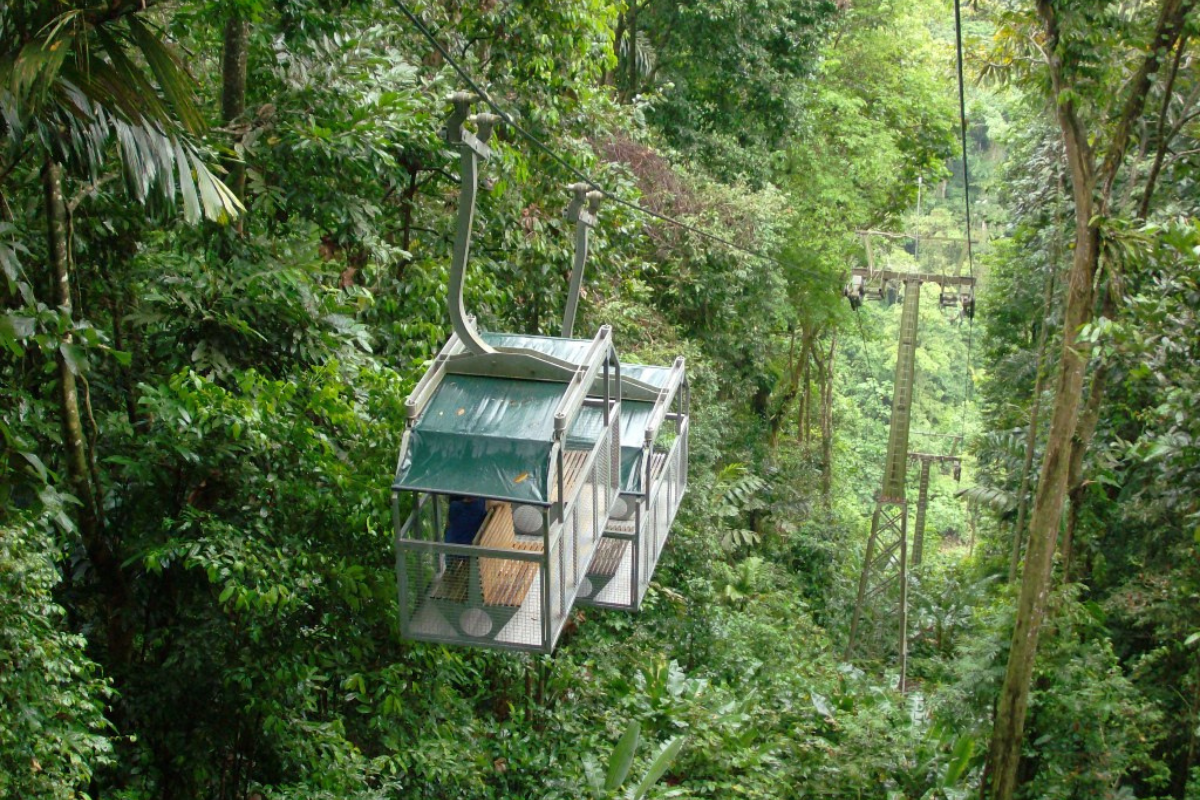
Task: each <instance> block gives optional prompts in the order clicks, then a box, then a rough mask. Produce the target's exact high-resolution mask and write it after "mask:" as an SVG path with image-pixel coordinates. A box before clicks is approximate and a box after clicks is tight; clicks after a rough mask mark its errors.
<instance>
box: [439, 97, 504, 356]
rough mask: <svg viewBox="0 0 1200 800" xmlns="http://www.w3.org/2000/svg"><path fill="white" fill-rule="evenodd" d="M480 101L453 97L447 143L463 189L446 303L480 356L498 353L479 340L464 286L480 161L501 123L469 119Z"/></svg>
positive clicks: (466, 340)
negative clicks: (453, 151)
mask: <svg viewBox="0 0 1200 800" xmlns="http://www.w3.org/2000/svg"><path fill="white" fill-rule="evenodd" d="M476 99H477V98H476V97H475V95H473V94H471V93H469V92H455V93H454V94H453V95H451V97H450V101H451V102H452V103H453V104H454V111H453V113H451V115H450V119H449V120H448V121H447V123H446V141H447V142H449V143H450V144H452V145H455V146H456V147H457V148H458V151H459V156H460V163H459V176H460V179H461V181H462V188H461V190H460V192H459V196H458V224H457V226H456V228H455V231H454V252H453V255H452V257H451V259H450V286H449V292H448V295H447V298H446V302H447V304H448V305H449V307H450V325H451V327H452V328H453V329H454V332H455V333H456V334H458V338H459V339H460V340H461V341H462V343H463V345H464V346H465V347H466V348H467V350H470V351H471V352H472V353H476V354H479V355H483V354H487V353H494V352H496V351H495V350H494V349H493V348H492V347H491V346H489V345H488V344H487V343H486V342H484V341H483V339H481V338H480V337H479V332H478V331H477V330H476V329H475V326H474V325H473V324H472V319H471V318H470V317H469V316H468V315H467V312H466V308H465V307H464V305H463V285H464V283H465V282H466V272H467V259H468V258H469V257H470V254H471V227H472V225H473V223H474V221H475V196H476V194H477V192H478V189H479V159H481V158H482V159H483V160H485V161H486V160H487V159H488V157H489V156H491V154H492V151H491V148H489V147H488V146H487V140H488V139H489V138H491V135H492V129H493V128H494V127H495V126H496V124H497V123H499V122H500V118H499V117H497V116H495V115H494V114H476V115H474V116H469V114H470V110H471V105H472V104H473V103H474V102H475V100H476ZM468 120H469V121H471V122H474V123H475V125H476V126H477V128H478V131H479V133H478V134H473V133H471V132H470V131H469V130H467V129H466V128H465V127H463V123H464V122H467V121H468Z"/></svg>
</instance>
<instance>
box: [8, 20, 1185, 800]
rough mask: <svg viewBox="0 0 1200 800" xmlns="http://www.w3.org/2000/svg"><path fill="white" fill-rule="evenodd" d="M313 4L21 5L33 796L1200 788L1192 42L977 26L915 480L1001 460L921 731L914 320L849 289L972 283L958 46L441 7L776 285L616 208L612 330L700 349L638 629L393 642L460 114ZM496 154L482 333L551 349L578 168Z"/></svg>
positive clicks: (12, 733)
mask: <svg viewBox="0 0 1200 800" xmlns="http://www.w3.org/2000/svg"><path fill="white" fill-rule="evenodd" d="M329 5H330V4H326V3H319V2H314V1H312V0H275V2H265V0H172V2H138V3H134V2H128V1H127V0H97V1H95V2H84V0H11V2H8V3H6V4H3V5H0V145H2V147H0V271H2V272H3V276H2V277H0V797H4V798H8V797H12V798H18V797H19V798H25V797H38V798H40V797H54V798H59V797H61V798H76V797H84V796H88V797H95V798H120V799H121V800H142V799H143V798H145V799H146V800H149V798H193V797H194V798H201V797H203V798H222V799H223V800H224V799H228V800H233V799H234V798H238V799H239V800H240V799H241V798H247V799H248V798H319V797H329V798H364V799H365V798H376V797H378V798H400V797H403V798H410V797H412V798H449V797H469V798H475V797H479V798H488V797H491V798H512V797H516V798H525V797H529V798H534V797H537V798H543V797H546V798H558V797H561V798H575V797H595V798H601V797H625V796H630V797H640V796H649V797H655V796H658V797H695V798H701V797H704V798H728V797H747V798H791V797H795V798H802V797H837V798H843V797H844V798H852V797H862V798H888V799H889V800H891V799H892V798H913V799H914V800H915V799H916V798H930V799H931V800H932V799H933V798H947V799H948V798H963V797H967V796H972V795H980V796H984V797H993V798H998V799H999V798H1005V799H1007V798H1010V797H1021V798H1129V797H1140V798H1173V799H1175V800H1182V799H1183V798H1195V797H1200V752H1198V751H1200V655H1198V650H1200V603H1197V602H1196V599H1197V596H1198V595H1200V551H1198V549H1200V505H1198V500H1197V498H1200V449H1198V445H1197V442H1198V440H1200V428H1198V425H1200V423H1198V422H1197V420H1198V419H1200V371H1198V364H1200V339H1198V338H1197V336H1196V325H1197V322H1198V320H1197V309H1198V308H1200V284H1198V280H1200V279H1198V276H1200V263H1198V259H1200V228H1198V227H1197V225H1196V221H1195V214H1196V205H1197V202H1198V200H1197V197H1198V195H1197V193H1196V191H1195V186H1196V181H1197V177H1198V176H1200V172H1198V170H1200V161H1198V160H1197V153H1200V148H1198V147H1197V145H1196V140H1197V136H1198V135H1200V131H1198V130H1197V127H1196V125H1197V123H1196V119H1197V116H1196V115H1197V103H1198V102H1200V84H1198V83H1197V80H1198V77H1197V73H1196V69H1195V63H1194V60H1193V56H1192V54H1191V49H1190V48H1189V46H1188V45H1189V44H1191V42H1189V39H1190V37H1191V36H1193V35H1194V34H1195V33H1196V28H1197V25H1200V19H1197V12H1196V10H1195V3H1194V2H1192V1H1191V0H1158V1H1157V2H1153V3H1137V4H1128V3H1118V2H1108V0H1103V1H1100V0H1036V2H1035V1H1034V0H1029V1H1028V2H1025V1H1022V0H980V2H976V3H972V4H971V8H970V9H967V11H969V13H968V16H967V19H966V33H967V37H966V43H967V55H968V73H969V74H970V75H971V76H973V77H975V78H976V79H977V81H974V82H973V83H972V84H971V85H970V86H968V87H967V99H968V116H969V126H968V130H967V141H968V149H969V152H968V154H967V155H968V157H969V159H970V161H969V163H970V173H971V184H970V191H971V196H972V198H973V200H974V205H973V214H974V219H975V222H976V224H975V230H973V231H972V236H974V237H975V238H976V239H977V240H979V241H980V246H979V247H978V248H977V250H976V252H975V264H974V266H975V270H976V274H977V275H978V276H979V277H980V280H981V291H980V294H979V312H978V314H977V316H976V318H975V320H974V322H973V323H972V322H971V321H969V320H967V319H965V318H964V317H963V316H962V315H960V314H958V313H957V312H956V311H944V310H941V309H939V308H938V307H937V302H936V295H935V292H936V290H935V288H933V287H931V286H927V287H926V288H925V290H924V292H925V294H924V296H923V303H924V305H923V308H922V312H921V325H922V328H921V331H922V332H921V338H920V350H919V353H918V381H917V386H918V396H917V400H916V405H915V410H914V421H913V429H914V431H915V432H919V433H920V435H916V434H914V437H913V440H912V445H913V447H912V449H920V450H924V451H933V452H948V451H950V449H951V448H955V449H954V452H955V453H958V454H962V455H963V457H964V460H965V465H964V467H965V468H964V474H963V477H962V481H961V483H955V482H954V480H953V478H952V477H951V476H950V475H948V474H941V473H937V474H935V475H934V480H933V486H932V497H931V502H930V508H929V521H928V523H927V530H926V547H925V559H924V562H923V564H922V566H921V567H920V568H919V569H918V570H916V571H915V572H914V573H913V575H912V578H911V589H910V604H911V613H910V626H909V637H910V645H909V646H910V660H909V664H908V676H907V686H906V691H904V692H901V691H899V690H898V686H899V676H898V675H897V673H896V659H895V649H896V642H895V641H894V636H885V635H883V634H882V633H880V634H872V635H871V636H870V637H868V641H865V642H863V643H861V645H860V646H859V647H858V648H857V649H856V653H855V656H854V658H853V659H852V660H850V661H848V660H847V659H846V658H845V652H846V646H847V639H848V634H849V627H850V618H851V613H852V607H853V604H854V599H855V589H856V586H857V581H858V575H859V571H860V569H861V563H862V559H863V551H864V548H865V543H866V538H867V532H868V530H869V527H870V513H871V509H872V502H873V498H874V495H875V493H876V491H877V490H878V486H879V481H880V475H881V473H882V462H883V454H884V451H885V448H886V443H887V429H888V423H889V418H890V408H889V403H890V399H891V386H892V375H893V368H894V360H895V350H896V345H895V342H896V337H897V332H898V326H899V315H900V306H899V304H886V303H884V304H880V303H867V304H866V305H865V306H864V307H863V308H862V309H861V310H860V311H858V312H857V313H856V314H855V313H852V312H851V311H850V309H849V307H848V305H847V304H846V302H845V300H844V299H843V298H842V297H841V294H840V292H841V288H842V284H843V279H844V275H845V273H846V271H847V269H848V267H850V266H860V265H865V263H866V253H865V252H864V249H863V244H862V240H861V239H860V237H859V236H858V235H857V233H856V232H857V231H860V230H864V229H875V230H885V231H910V232H912V231H916V232H919V233H920V234H921V236H922V237H925V239H924V240H923V241H922V243H921V249H920V250H919V252H918V254H917V255H916V256H914V254H913V253H912V252H909V251H907V250H906V249H905V248H904V246H903V245H904V241H903V240H891V241H890V243H885V242H883V241H882V240H880V239H879V238H878V237H876V238H875V239H874V248H875V249H874V251H873V256H874V258H875V259H877V260H879V261H880V263H886V264H888V265H890V266H891V267H892V268H894V269H909V268H913V267H916V266H920V267H921V268H922V269H925V270H930V271H933V270H946V271H951V272H955V271H959V270H961V271H964V272H965V271H966V269H967V268H968V267H967V265H966V264H965V263H964V262H965V256H966V254H965V252H964V248H963V247H962V244H961V243H954V242H943V241H940V240H939V237H942V238H953V237H961V236H963V235H964V231H965V230H966V220H965V218H964V200H965V197H964V195H965V191H966V189H967V187H966V186H965V185H964V184H965V176H964V173H963V170H962V166H961V162H960V161H959V157H960V153H959V146H958V127H957V119H958V113H957V107H956V99H957V98H956V84H955V75H954V63H955V61H954V57H955V51H954V41H955V36H954V27H953V20H954V14H953V8H952V7H951V6H950V5H949V4H948V3H945V2H942V0H914V2H909V3H892V2H885V0H851V1H849V2H841V0H839V1H838V2H833V1H832V0H747V2H742V3H731V2H707V3H686V2H672V1H671V0H642V1H641V2H634V1H633V0H630V2H608V0H579V1H578V2H570V3H566V2H550V0H529V2H520V3H518V2H512V1H511V0H488V1H487V2H480V3H459V2H450V1H449V0H433V1H432V2H426V3H421V4H413V6H414V8H415V10H416V11H417V12H418V13H419V14H420V15H421V17H422V19H423V20H425V22H426V24H428V25H429V26H430V28H431V29H432V30H433V31H434V32H435V33H436V35H437V37H439V39H440V40H441V41H442V42H443V43H445V45H446V46H447V47H448V49H449V52H450V53H451V54H452V55H453V56H454V58H455V59H456V60H461V62H462V64H463V65H464V66H465V67H466V68H467V69H468V70H469V71H470V72H471V74H473V75H474V76H476V77H477V78H478V79H479V80H480V81H481V82H482V83H483V84H484V85H485V86H486V87H487V89H488V91H489V92H490V93H491V95H492V96H493V97H494V98H495V100H496V101H497V102H498V103H499V104H500V105H501V106H502V107H503V108H504V109H505V110H506V111H507V112H508V113H510V114H511V115H513V117H514V118H515V119H516V120H518V121H519V123H520V124H521V126H522V127H524V128H525V129H527V130H528V131H530V132H531V133H532V134H533V135H534V136H536V137H537V138H538V139H539V140H541V141H542V142H545V143H546V144H547V145H548V146H549V148H550V149H551V150H552V151H553V152H554V153H555V154H556V155H557V156H559V157H561V158H563V159H565V160H566V162H567V163H569V164H571V165H572V166H573V167H575V168H578V169H581V170H583V171H585V172H586V173H588V174H589V175H592V176H593V177H594V178H595V179H596V180H597V181H598V182H599V183H601V184H602V185H603V186H604V187H605V188H606V189H608V190H610V191H612V192H613V193H614V194H616V195H617V196H619V197H622V198H624V199H626V200H629V201H631V202H633V203H636V204H638V205H640V206H641V207H643V208H646V209H650V210H653V211H655V212H657V213H659V214H662V215H666V216H670V217H675V218H679V219H680V220H683V221H686V222H687V223H689V224H691V225H694V226H697V227H699V228H701V229H704V230H708V231H712V232H714V233H717V234H719V235H720V236H722V237H725V238H727V239H729V240H731V241H732V242H734V243H736V244H737V245H738V247H740V248H742V249H735V248H730V247H727V246H725V245H723V244H721V243H719V242H716V241H714V240H712V239H709V238H704V237H701V236H698V235H696V234H695V233H692V232H689V231H687V230H685V229H683V228H680V227H678V226H673V225H670V224H667V223H664V222H662V221H660V220H656V219H653V218H650V217H647V216H645V215H642V214H639V213H637V212H636V211H634V210H633V209H630V208H628V207H623V206H619V205H617V204H615V203H606V204H605V205H603V206H602V208H601V216H600V224H599V226H598V227H597V228H596V231H595V235H594V239H593V254H592V257H591V261H590V266H589V273H588V284H587V286H586V289H585V292H586V294H585V302H584V308H583V319H582V320H581V321H580V322H579V323H577V325H576V331H579V332H584V331H591V330H594V329H595V328H596V327H597V326H598V325H600V324H604V323H607V324H611V325H612V326H613V328H614V332H615V338H616V342H617V346H618V348H619V350H620V352H621V355H622V357H623V358H625V359H627V360H630V361H635V362H636V361H644V362H647V363H668V362H669V360H670V359H671V358H673V357H674V356H675V355H677V354H683V355H685V356H686V357H687V359H688V369H689V374H690V377H691V385H692V389H693V413H694V416H693V420H692V442H691V456H692V463H691V473H690V480H691V483H690V490H689V492H690V493H689V496H688V498H687V499H686V501H685V504H684V507H683V510H682V511H681V515H680V518H679V520H678V522H677V523H676V526H675V530H674V532H673V536H672V539H671V541H670V542H669V544H668V546H667V548H666V550H665V552H664V556H663V560H662V562H661V563H660V565H659V570H658V573H657V574H656V577H655V582H654V584H653V585H652V587H651V590H650V592H649V595H648V597H647V600H646V603H645V608H644V609H643V610H642V611H641V612H640V613H639V614H637V615H628V614H623V613H619V612H611V611H598V610H592V609H588V610H586V611H584V610H577V611H576V612H575V615H574V619H573V621H572V623H571V624H570V626H569V629H568V631H567V633H566V634H565V635H564V637H563V639H562V642H561V644H560V646H559V648H558V650H557V651H556V652H555V653H554V655H553V656H545V657H541V656H538V657H530V656H520V655H513V654H507V653H494V652H486V651H477V650H468V649H461V648H460V649H456V648H448V647H442V646H432V645H425V644H414V643H409V642H404V641H401V640H400V639H399V635H398V623H397V610H396V606H397V598H396V592H395V583H394V578H393V568H394V557H393V552H392V539H391V537H392V523H391V517H390V509H389V486H390V482H391V476H392V474H393V471H394V467H395V459H396V453H397V451H398V447H399V440H400V434H401V432H402V429H403V425H404V409H403V400H404V398H405V396H406V395H407V393H408V391H409V390H410V389H411V388H412V386H413V385H414V383H415V382H416V380H417V379H418V377H419V376H420V375H421V374H422V372H423V370H424V367H425V364H426V362H427V360H428V359H429V358H431V356H432V355H433V353H434V352H435V351H436V349H437V348H438V347H439V346H440V344H441V343H442V342H443V341H444V339H445V337H446V336H447V335H448V324H449V323H448V318H447V314H446V311H445V294H446V289H445V283H446V277H447V267H448V264H449V260H450V247H451V242H452V237H453V229H454V212H455V208H456V199H457V191H458V181H457V176H456V174H455V170H456V169H457V161H456V158H455V157H454V153H453V152H452V151H451V150H450V149H449V148H448V147H447V146H446V145H445V143H444V142H443V141H442V139H441V138H440V128H441V127H442V125H443V123H444V118H445V116H446V114H447V111H448V108H447V104H446V102H445V101H446V98H447V96H448V95H449V93H450V92H452V91H454V90H456V89H460V88H462V86H461V82H460V81H459V79H458V77H457V76H456V75H455V73H454V71H453V69H452V68H451V65H450V64H448V63H446V62H445V59H444V58H443V56H442V55H441V54H439V53H438V52H437V51H436V50H435V49H434V48H433V47H432V46H431V45H430V43H429V42H428V41H426V40H425V39H424V38H422V37H421V36H420V35H419V34H418V33H417V32H416V31H415V30H414V29H413V28H412V27H411V26H409V25H408V24H407V22H406V21H405V19H404V17H403V16H402V15H401V14H400V13H399V12H398V10H397V9H396V7H395V6H394V5H393V4H392V3H390V2H376V1H375V0H343V2H340V3H337V4H333V5H335V6H336V11H331V10H330V8H329ZM493 144H494V146H495V150H496V153H495V156H494V157H493V158H492V160H491V161H490V162H489V163H488V165H487V166H486V167H485V169H484V176H483V177H484V184H485V185H484V190H483V191H482V192H481V193H480V200H479V208H478V214H477V218H476V227H475V230H476V233H475V239H474V243H473V251H472V262H471V263H472V266H471V272H470V277H469V282H468V287H467V294H468V297H467V304H468V306H469V307H470V309H471V310H472V312H473V313H475V314H477V315H478V316H479V319H480V321H481V324H482V325H483V326H484V327H487V328H489V329H492V330H516V331H524V332H530V333H539V332H540V333H553V332H555V331H556V330H557V322H558V320H559V318H560V316H561V313H562V304H563V300H564V295H565V287H566V275H567V273H568V271H569V269H570V261H571V245H572V242H571V226H570V224H569V223H568V222H566V221H565V220H564V218H563V216H562V211H563V209H564V208H565V207H566V204H567V201H568V199H569V193H568V192H567V190H566V185H567V184H568V183H570V182H572V181H573V180H574V176H573V175H572V174H571V173H570V171H569V170H567V169H564V168H563V166H562V164H560V163H558V162H556V161H555V160H554V159H553V158H551V157H550V156H549V155H548V154H547V153H545V152H542V151H540V150H539V149H537V148H535V147H533V146H532V145H531V144H530V143H529V142H528V141H526V140H525V139H523V138H521V137H520V136H519V135H517V134H516V133H515V132H513V131H512V130H511V129H506V130H502V131H501V132H500V133H499V134H498V135H497V137H496V139H494V140H493ZM918 179H920V185H921V186H922V187H923V188H922V190H921V191H922V194H921V200H920V204H919V206H918V203H917V199H918V185H919V184H918ZM981 220H982V223H981V222H980V221H981ZM754 253H760V254H764V255H765V256H767V257H761V256H756V255H754ZM927 434H937V435H936V436H935V435H927ZM1056 454H1057V455H1056ZM914 473H915V470H910V490H909V491H910V497H911V496H912V495H914V494H915V481H914V477H915V476H914ZM1064 499H1065V507H1064ZM1026 542H1028V558H1023V553H1024V552H1026V551H1025V550H1024V549H1023V548H1024V547H1025V543H1026ZM1014 629H1015V630H1016V631H1017V636H1016V639H1014V634H1013V631H1014ZM1029 631H1032V634H1030V633H1029ZM656 767H665V771H664V772H662V773H661V775H660V774H659V770H658V769H656ZM655 778H658V779H657V780H655ZM1014 792H1015V793H1014Z"/></svg>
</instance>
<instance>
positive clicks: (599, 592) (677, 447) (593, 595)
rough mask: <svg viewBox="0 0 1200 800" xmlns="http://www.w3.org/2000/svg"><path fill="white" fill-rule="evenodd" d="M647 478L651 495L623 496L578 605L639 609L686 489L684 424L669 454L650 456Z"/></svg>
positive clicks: (657, 452)
mask: <svg viewBox="0 0 1200 800" xmlns="http://www.w3.org/2000/svg"><path fill="white" fill-rule="evenodd" d="M665 444H666V442H664V445H665ZM649 472H650V486H649V493H648V495H647V494H634V493H623V494H621V496H620V499H619V500H618V501H617V503H616V504H615V507H614V509H613V513H612V514H611V516H610V517H609V522H608V526H607V527H606V528H605V531H604V538H603V539H602V540H601V542H600V544H599V546H598V547H597V552H596V557H595V559H594V560H593V561H592V567H591V569H589V570H588V575H587V581H586V583H585V584H584V588H583V589H582V590H581V591H580V594H579V602H580V603H582V604H584V605H593V606H602V607H606V608H619V609H625V610H636V609H637V608H638V607H639V606H640V605H641V601H642V598H643V597H645V594H646V589H647V588H648V587H649V586H650V579H651V578H652V577H653V576H654V570H655V568H656V567H657V565H658V559H659V556H660V555H661V554H662V549H663V546H664V545H665V544H666V541H667V537H668V535H669V534H670V531H671V525H672V524H673V523H674V521H675V515H676V513H677V512H678V511H679V506H680V503H681V502H682V500H683V495H684V493H685V491H686V489H687V420H686V418H684V419H680V420H679V427H678V430H677V433H676V434H675V435H674V437H673V439H672V440H670V441H669V450H668V449H665V447H661V448H658V449H656V450H654V451H652V453H651V455H650V470H649Z"/></svg>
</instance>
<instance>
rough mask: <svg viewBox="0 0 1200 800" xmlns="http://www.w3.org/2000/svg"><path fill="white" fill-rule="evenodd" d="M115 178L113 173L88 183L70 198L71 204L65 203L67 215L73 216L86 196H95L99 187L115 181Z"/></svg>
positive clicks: (115, 175)
mask: <svg viewBox="0 0 1200 800" xmlns="http://www.w3.org/2000/svg"><path fill="white" fill-rule="evenodd" d="M116 178H117V174H116V173H115V172H114V173H111V174H109V175H105V176H104V177H103V178H98V179H97V180H95V181H94V182H92V183H89V184H88V185H87V186H85V187H83V188H82V189H80V190H79V191H78V192H76V194H75V196H74V197H72V198H71V202H69V203H67V213H68V214H74V213H75V209H77V208H79V204H80V203H82V202H83V201H84V200H86V199H87V198H88V195H93V194H95V193H96V192H97V191H98V190H99V189H100V187H101V186H103V185H104V184H106V183H108V182H109V181H112V180H116Z"/></svg>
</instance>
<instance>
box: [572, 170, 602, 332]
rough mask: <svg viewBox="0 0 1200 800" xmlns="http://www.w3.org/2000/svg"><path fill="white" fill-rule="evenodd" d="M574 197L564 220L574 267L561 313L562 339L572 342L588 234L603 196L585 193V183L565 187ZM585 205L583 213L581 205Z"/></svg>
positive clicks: (592, 192) (586, 191) (586, 188)
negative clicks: (571, 234) (571, 237)
mask: <svg viewBox="0 0 1200 800" xmlns="http://www.w3.org/2000/svg"><path fill="white" fill-rule="evenodd" d="M568 188H569V189H570V190H571V191H572V192H574V193H575V197H574V198H573V199H572V200H571V205H570V206H568V207H567V219H568V220H570V221H572V222H574V223H575V263H574V265H573V266H572V268H571V283H570V286H569V288H568V289H567V305H566V307H565V308H564V309H563V324H562V336H563V338H564V339H569V338H571V331H572V330H573V329H574V327H575V314H576V312H577V311H578V310H579V292H580V290H581V289H582V287H583V269H584V266H585V265H586V263H587V255H588V232H589V231H590V230H591V229H592V226H594V225H595V224H596V215H597V214H598V213H599V211H600V200H601V198H603V197H604V195H603V194H602V193H600V192H596V191H588V190H589V189H590V188H591V187H590V186H588V185H587V184H586V183H573V184H571V185H570V186H569V187H568ZM585 201H586V203H587V209H586V210H585V209H584V207H583V205H584V202H585Z"/></svg>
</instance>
